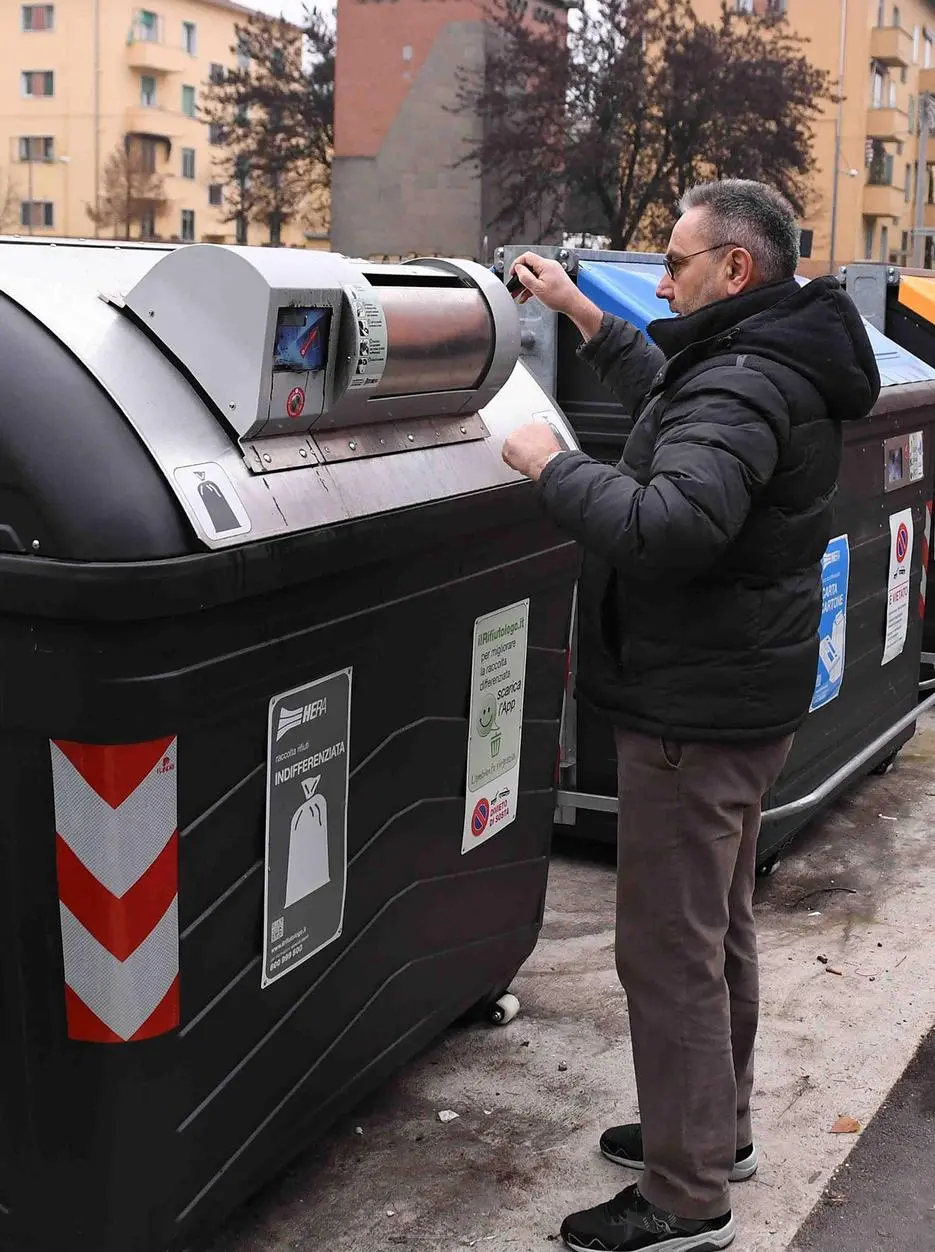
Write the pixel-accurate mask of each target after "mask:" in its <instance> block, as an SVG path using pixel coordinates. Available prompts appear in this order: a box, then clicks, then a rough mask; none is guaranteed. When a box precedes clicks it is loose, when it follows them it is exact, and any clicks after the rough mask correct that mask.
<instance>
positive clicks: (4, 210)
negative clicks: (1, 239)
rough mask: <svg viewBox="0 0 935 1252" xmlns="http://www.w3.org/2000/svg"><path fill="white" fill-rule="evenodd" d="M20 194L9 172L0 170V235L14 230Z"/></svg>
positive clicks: (17, 216)
mask: <svg viewBox="0 0 935 1252" xmlns="http://www.w3.org/2000/svg"><path fill="white" fill-rule="evenodd" d="M19 202H20V194H19V190H18V189H17V186H16V184H15V183H14V181H13V175H12V174H10V173H9V171H6V172H4V171H3V170H0V235H6V234H8V233H9V232H11V231H14V230H15V229H16V226H17V223H18V221H19V212H18V210H19Z"/></svg>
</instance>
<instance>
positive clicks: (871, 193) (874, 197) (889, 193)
mask: <svg viewBox="0 0 935 1252" xmlns="http://www.w3.org/2000/svg"><path fill="white" fill-rule="evenodd" d="M906 208H907V205H906V196H905V192H904V191H903V189H902V187H894V186H893V184H892V183H868V184H867V186H866V187H865V188H864V195H863V203H862V205H861V211H862V213H863V214H864V216H865V217H900V216H901V215H902V213H903V212H904V211H905V209H906Z"/></svg>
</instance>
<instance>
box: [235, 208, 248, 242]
mask: <svg viewBox="0 0 935 1252" xmlns="http://www.w3.org/2000/svg"><path fill="white" fill-rule="evenodd" d="M237 242H238V243H239V244H240V245H241V246H243V245H244V244H245V243H246V242H247V219H246V218H245V217H244V215H243V214H242V213H238V214H237Z"/></svg>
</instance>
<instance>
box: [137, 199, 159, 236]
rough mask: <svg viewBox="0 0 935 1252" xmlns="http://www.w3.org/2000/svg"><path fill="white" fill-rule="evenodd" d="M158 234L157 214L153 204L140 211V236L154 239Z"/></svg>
mask: <svg viewBox="0 0 935 1252" xmlns="http://www.w3.org/2000/svg"><path fill="white" fill-rule="evenodd" d="M155 234H156V214H155V212H154V211H153V208H152V206H149V207H148V208H145V209H143V211H142V212H141V213H140V238H141V239H152V238H153V236H154V235H155Z"/></svg>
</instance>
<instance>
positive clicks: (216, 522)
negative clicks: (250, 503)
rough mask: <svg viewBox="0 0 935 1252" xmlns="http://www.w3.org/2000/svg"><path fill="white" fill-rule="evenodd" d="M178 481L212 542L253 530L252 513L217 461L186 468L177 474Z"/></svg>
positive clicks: (176, 472)
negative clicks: (246, 507) (245, 506)
mask: <svg viewBox="0 0 935 1252" xmlns="http://www.w3.org/2000/svg"><path fill="white" fill-rule="evenodd" d="M175 481H176V482H177V483H178V485H179V487H180V488H181V489H182V492H183V493H184V495H185V498H186V500H188V502H189V504H190V505H191V508H192V512H193V513H194V515H195V519H196V521H197V522H198V525H199V526H200V527H201V529H202V531H203V532H204V533H205V534H206V535H207V536H208V538H209V539H233V538H234V537H236V536H237V535H246V534H247V533H248V531H249V530H250V529H251V523H250V514H249V513H248V512H247V510H246V509H245V508H244V504H243V501H242V500H241V498H240V496H239V495H238V494H237V491H236V489H235V487H234V484H233V483H232V482H231V480H230V479H229V478H228V476H227V474H226V473H225V472H224V470H222V469H221V467H220V465H217V464H215V462H214V461H207V462H205V464H203V465H183V466H182V467H181V469H177V470H176V471H175Z"/></svg>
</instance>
